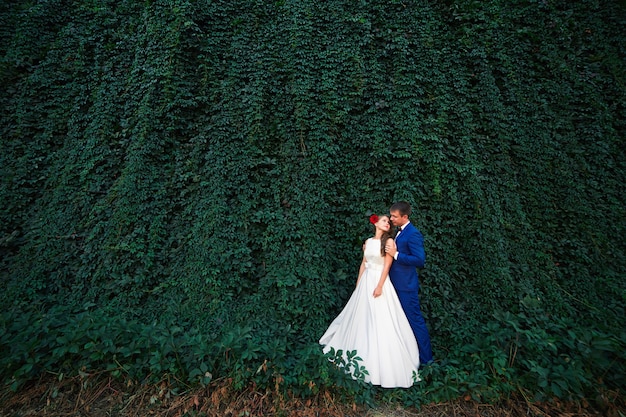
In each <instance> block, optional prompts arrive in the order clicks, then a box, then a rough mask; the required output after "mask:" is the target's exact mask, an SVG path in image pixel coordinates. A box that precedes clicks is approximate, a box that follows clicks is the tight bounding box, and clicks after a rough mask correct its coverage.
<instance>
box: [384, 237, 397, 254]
mask: <svg viewBox="0 0 626 417" xmlns="http://www.w3.org/2000/svg"><path fill="white" fill-rule="evenodd" d="M385 252H387V253H388V254H389V255H391V256H393V257H395V256H396V253H397V252H398V248H397V247H396V242H395V241H394V240H393V239H387V243H385Z"/></svg>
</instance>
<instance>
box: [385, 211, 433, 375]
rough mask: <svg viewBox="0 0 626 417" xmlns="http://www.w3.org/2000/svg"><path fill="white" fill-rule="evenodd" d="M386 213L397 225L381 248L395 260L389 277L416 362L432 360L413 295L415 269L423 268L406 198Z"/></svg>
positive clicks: (421, 245)
mask: <svg viewBox="0 0 626 417" xmlns="http://www.w3.org/2000/svg"><path fill="white" fill-rule="evenodd" d="M389 213H390V214H391V216H390V219H391V223H393V225H394V226H397V227H398V234H397V235H396V238H395V242H394V240H392V239H388V240H387V244H386V245H385V251H386V252H387V253H388V254H390V255H391V256H393V258H394V259H395V261H394V262H393V263H392V264H391V269H390V270H389V277H390V278H391V282H392V283H393V286H394V287H395V289H396V292H397V293H398V298H399V299H400V304H402V308H403V309H404V313H405V314H406V316H407V318H408V319H409V323H410V324H411V329H413V334H415V338H416V339H417V344H418V346H419V351H420V363H421V364H424V365H425V364H427V363H429V362H431V361H432V360H433V353H432V349H431V347H430V336H429V335H428V329H427V328H426V322H425V321H424V317H422V311H421V309H420V300H419V298H418V296H417V292H418V290H419V285H420V284H419V279H418V276H417V269H416V268H423V267H424V263H425V261H426V252H425V251H424V237H423V236H422V233H421V232H420V231H419V230H417V229H416V228H415V226H413V225H412V224H411V221H410V220H409V216H410V215H411V206H410V205H409V203H407V202H406V201H400V202H397V203H394V204H393V205H392V206H391V208H390V209H389Z"/></svg>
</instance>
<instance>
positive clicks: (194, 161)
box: [0, 0, 626, 401]
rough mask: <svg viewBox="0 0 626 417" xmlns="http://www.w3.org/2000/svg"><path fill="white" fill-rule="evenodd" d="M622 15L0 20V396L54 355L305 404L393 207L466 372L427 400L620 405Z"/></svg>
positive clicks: (373, 11)
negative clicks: (420, 242)
mask: <svg viewBox="0 0 626 417" xmlns="http://www.w3.org/2000/svg"><path fill="white" fill-rule="evenodd" d="M625 18H626V14H625V12H624V8H623V6H621V5H620V4H618V3H617V2H599V1H581V2H567V1H556V0H554V1H551V0H546V1H526V0H514V1H502V0H491V1H481V2H478V1H466V2H447V1H431V2H417V1H411V0H405V1H389V2H369V1H331V2H317V1H307V0H304V1H287V0H279V1H274V2H267V1H245V2H220V1H202V0H198V1H184V0H169V1H165V0H163V1H150V0H147V1H145V2H137V1H93V0H92V1H90V0H83V1H69V0H48V1H45V0H42V1H26V2H23V1H5V2H3V4H2V5H0V28H1V29H0V51H1V56H2V60H1V61H0V62H1V67H0V74H1V77H0V79H1V81H0V88H1V93H0V101H1V105H2V108H3V112H2V114H1V116H0V120H1V122H0V128H1V129H2V141H1V143H0V158H1V159H0V174H1V175H0V201H2V203H1V205H0V209H1V210H0V274H1V275H2V294H1V295H0V303H1V304H2V311H3V313H2V321H1V322H0V323H1V324H2V327H3V330H4V336H2V338H0V343H1V344H2V349H4V350H6V351H7V352H9V355H8V356H6V358H7V359H5V360H4V362H2V365H3V369H4V370H3V374H4V376H5V378H6V380H7V381H12V382H13V383H14V384H16V386H17V385H19V383H20V381H23V380H24V379H26V378H30V377H32V376H34V375H37V374H38V373H39V372H41V371H43V370H48V371H58V370H60V369H65V368H68V367H69V368H71V367H72V365H73V364H72V361H71V360H70V359H71V358H73V359H72V360H74V361H76V360H78V361H79V362H81V363H85V364H87V365H88V366H91V367H97V366H104V367H107V368H108V369H114V370H115V371H116V372H117V373H118V374H120V373H126V374H129V375H131V376H132V377H136V378H140V377H141V376H143V375H146V374H148V373H152V374H158V373H160V372H172V373H177V372H179V373H183V374H185V375H188V376H189V379H190V380H197V379H198V378H200V379H201V380H202V381H201V382H207V381H208V380H209V379H210V378H209V377H208V376H206V375H209V374H210V375H211V376H212V377H217V376H221V375H233V374H234V375H236V376H237V377H238V378H239V380H240V382H241V384H245V383H247V381H249V380H250V379H255V378H256V379H257V380H258V379H262V380H263V378H265V379H264V380H263V381H265V382H267V381H269V380H271V378H273V377H274V376H275V375H276V374H281V375H286V376H288V377H286V380H285V381H286V384H287V385H288V386H291V387H294V386H306V384H307V383H308V381H311V380H314V381H316V383H317V384H318V385H320V384H323V383H328V380H327V379H325V378H327V376H326V375H320V374H319V373H320V372H321V373H322V374H323V372H322V371H318V370H317V369H322V368H323V365H321V364H322V363H323V361H324V360H323V359H321V362H320V359H319V358H318V357H317V356H316V355H317V352H318V350H319V349H318V347H317V346H316V341H317V339H318V337H319V336H320V335H321V333H322V332H323V330H324V329H325V326H326V325H328V323H329V322H330V320H331V319H332V318H333V317H334V315H335V314H336V313H337V312H338V311H339V310H340V309H341V307H342V305H343V304H344V303H345V301H346V300H347V298H348V296H349V294H350V292H351V290H352V288H353V285H354V282H355V278H356V272H357V270H358V265H359V262H360V248H361V243H362V241H363V240H364V239H365V238H366V237H367V236H368V234H369V233H371V231H370V230H369V229H368V225H367V216H368V215H369V214H370V213H371V212H372V211H374V212H384V211H385V210H387V208H388V206H389V205H390V204H391V203H392V202H393V201H396V200H399V199H406V200H408V201H410V202H411V203H412V204H413V205H414V207H415V208H416V210H415V213H414V215H413V216H412V219H413V221H414V222H415V223H416V224H417V225H418V227H419V228H420V229H421V230H422V232H423V233H424V235H425V239H426V249H427V253H428V261H427V267H426V269H425V270H424V271H422V274H421V276H422V281H423V285H422V290H421V297H422V303H423V309H424V312H425V314H426V315H427V321H428V323H429V325H430V327H431V332H432V337H433V343H434V348H435V352H436V356H437V357H438V358H439V360H440V364H441V366H445V367H452V369H457V370H458V369H461V370H465V371H463V372H459V374H458V375H457V377H456V379H453V380H452V381H448V380H445V379H444V378H449V375H450V372H449V369H448V368H446V369H447V372H445V373H443V371H442V374H441V375H439V374H437V373H436V372H437V369H435V370H434V371H433V372H435V374H434V380H435V383H433V385H432V386H431V387H430V388H425V389H430V390H431V392H439V393H441V396H452V397H453V396H455V395H458V394H459V393H462V392H464V391H471V392H477V394H476V395H478V396H481V395H482V396H483V397H485V396H487V397H488V396H489V395H491V394H492V393H491V392H490V391H489V389H488V386H489V385H490V384H491V385H493V383H492V381H491V380H490V378H495V379H496V380H498V381H502V380H506V381H511V386H512V387H515V386H517V385H519V384H521V385H523V386H524V387H532V388H530V389H533V390H536V391H541V390H543V391H544V392H546V395H547V396H551V395H557V396H561V395H563V396H565V395H566V393H567V392H570V394H571V395H574V396H581V395H585V393H587V390H588V389H589V386H592V385H594V383H592V381H593V377H594V375H599V374H602V375H605V374H610V375H613V376H611V377H607V380H606V381H607V382H606V386H607V389H614V388H615V387H619V386H620V384H623V383H624V380H623V378H624V377H623V375H624V372H621V371H623V370H624V366H625V365H624V354H623V348H624V347H625V344H626V332H625V330H626V329H625V327H624V324H623V319H622V318H623V316H624V313H625V311H624V302H625V301H626V285H625V284H624V279H623V277H624V271H625V267H626V254H625V249H626V248H625V243H624V238H623V237H624V235H625V232H626V231H625V225H626V209H625V208H624V207H626V201H625V200H626V199H625V197H624V194H623V192H622V188H623V183H624V173H625V168H626V165H625V164H626V157H625V154H624V132H625V131H626V126H625V124H626V117H625V116H626V112H625V105H626V100H625V99H626V89H625V87H624V85H625V84H624V83H625V82H626V66H625V65H624V58H625V56H626V53H625V52H626V51H625V49H624V45H626V42H624V40H625V39H624V33H625V32H624V22H625V20H624V19H625ZM76 323H81V325H79V326H78V327H75V326H76ZM81 326H82V327H81ZM69 329H72V330H69ZM76 329H78V330H76ZM550 329H551V330H550ZM588 329H593V330H591V333H590V331H589V330H588ZM50 332H52V333H50ZM542 332H543V333H542ZM131 333H132V334H135V335H137V334H140V335H142V336H141V337H140V338H139V339H137V340H134V339H133V338H132V337H130V336H128V335H129V334H131ZM49 334H52V336H47V335H49ZM33 335H39V340H40V343H39V344H37V343H36V342H33V341H32V336H33ZM111 335H113V336H111ZM125 335H126V336H125ZM520 337H521V339H520ZM524 337H527V338H528V340H527V344H528V345H529V346H526V347H523V346H521V344H522V341H523V340H524ZM107 338H108V339H107ZM107 340H108V342H107ZM131 340H134V342H135V343H137V344H138V345H137V347H136V348H133V347H129V343H130V341H131ZM480 340H483V341H485V340H487V341H489V342H491V344H490V345H489V346H481V345H480V343H478V342H479V341H480ZM142 343H143V345H142ZM476 343H478V344H476ZM142 346H143V347H149V348H148V350H149V351H150V352H151V353H150V354H145V351H144V350H142V349H143V347H142ZM154 346H157V348H154ZM166 346H168V347H166ZM512 346H516V348H517V347H519V348H521V349H528V351H527V352H526V356H524V355H523V354H522V353H520V356H519V357H513V356H511V355H510V352H511V347H512ZM533 349H536V350H533ZM585 349H588V350H585ZM142 352H143V353H142ZM157 352H160V353H157ZM171 352H174V353H173V354H174V355H178V356H176V360H170V359H171V356H168V355H170V353H171ZM181 352H184V354H183V353H181ZM229 352H230V353H229ZM503 352H504V353H503ZM542 352H543V353H545V352H547V353H546V354H547V355H548V356H546V359H545V360H546V361H545V362H541V361H540V360H538V359H537V358H536V357H534V356H533V355H539V356H541V354H543V353H542ZM620 352H621V353H620ZM72 355H74V356H72ZM184 355H187V356H184ZM502 355H504V357H502ZM563 355H565V356H568V355H570V356H571V357H572V358H574V359H575V360H578V359H579V357H578V356H576V355H580V359H581V361H582V362H577V363H578V365H577V366H572V365H571V363H572V362H570V360H566V359H565V358H564V356H563ZM113 356H116V359H115V361H113V359H111V358H112V357H113ZM122 357H123V358H125V359H124V360H126V362H124V361H123V360H121V359H120V358H122ZM225 357H228V360H225V359H224V358H225ZM68 358H69V359H68ZM185 358H186V359H185ZM476 358H479V359H478V362H474V361H476V360H477V359H476ZM503 358H504V359H503ZM583 358H584V359H583ZM535 359H537V360H535ZM570 359H571V358H570ZM533 360H535V363H534V365H533ZM310 361H313V362H310ZM525 361H526V362H525ZM75 363H76V362H74V364H75ZM477 363H480V364H482V367H483V368H484V369H483V371H484V372H483V371H480V367H481V365H477ZM485 363H487V364H488V365H489V366H486V365H485ZM260 364H265V365H264V366H265V367H266V368H267V367H268V364H269V368H270V369H273V371H272V372H274V373H273V374H272V373H271V372H270V373H268V374H267V375H266V376H264V375H265V374H263V373H261V374H260V373H259V372H258V371H257V372H256V373H255V372H254V371H256V370H257V369H261V368H258V367H259V365H260ZM564 364H566V365H565V366H567V367H568V368H571V369H573V370H572V371H571V372H572V375H570V376H567V375H566V376H565V377H562V379H563V378H565V379H564V380H563V381H564V382H562V383H557V384H556V385H554V380H555V375H563V374H564V372H563V369H561V368H559V367H560V366H564ZM118 365H119V366H118ZM500 365H502V366H500ZM533 366H535V368H533ZM594 366H596V367H599V369H594ZM616 370H617V372H616ZM620 370H621V371H620ZM207 372H208V374H207ZM316 372H317V373H316ZM324 372H325V371H324ZM480 372H483V374H481V373H480ZM620 372H621V376H620ZM444 374H445V375H446V376H444ZM461 374H462V376H459V375H461ZM544 374H545V375H544ZM548 374H549V378H548V376H546V375H548ZM565 374H567V372H565ZM273 375H274V376H273ZM568 375H569V374H568ZM203 376H204V379H202V378H203ZM289 377H290V378H291V379H289ZM207 378H208V379H207ZM438 378H439V379H438ZM481 378H483V379H481ZM542 378H543V379H542ZM568 378H569V379H568ZM544 380H545V381H544ZM557 380H558V378H557ZM263 381H261V382H263ZM490 381H491V382H490ZM257 382H259V381H257ZM439 383H440V385H437V384H439ZM472 384H474V385H472ZM308 386H309V388H310V387H311V385H310V384H309V385H308ZM622 386H623V385H622ZM450 387H452V388H450ZM481 387H482V388H481ZM537 387H539V388H537ZM596 388H597V387H596ZM492 389H493V388H492ZM438 390H439V391H438ZM305 391H306V390H305ZM307 392H308V391H307ZM572 393H573V394H572ZM407 395H410V394H407ZM430 398H435V397H430ZM436 398H439V397H436ZM427 400H428V397H427V398H426V401H427ZM416 401H425V400H424V399H423V398H421V399H420V400H416Z"/></svg>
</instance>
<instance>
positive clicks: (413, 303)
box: [396, 291, 433, 364]
mask: <svg viewBox="0 0 626 417" xmlns="http://www.w3.org/2000/svg"><path fill="white" fill-rule="evenodd" d="M396 292H397V293H398V298H399V299H400V304H402V308H403V309H404V313H405V314H406V317H407V318H408V319H409V324H410V325H411V329H412V330H413V334H414V335H415V339H416V340H417V346H418V347H419V349H420V364H427V363H428V362H430V361H432V360H433V350H432V348H431V347H430V335H429V334H428V329H427V328H426V321H425V320H424V317H422V310H421V308H420V300H419V297H418V296H417V291H396Z"/></svg>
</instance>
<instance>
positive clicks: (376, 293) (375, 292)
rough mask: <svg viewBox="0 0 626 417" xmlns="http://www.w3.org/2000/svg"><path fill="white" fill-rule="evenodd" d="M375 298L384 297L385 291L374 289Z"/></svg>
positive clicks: (379, 288) (378, 288)
mask: <svg viewBox="0 0 626 417" xmlns="http://www.w3.org/2000/svg"><path fill="white" fill-rule="evenodd" d="M373 295H374V298H376V297H380V296H381V295H383V289H382V288H381V287H376V288H374V294H373Z"/></svg>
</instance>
